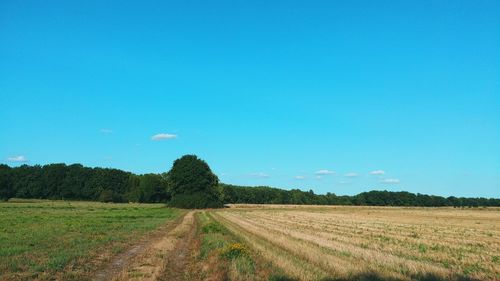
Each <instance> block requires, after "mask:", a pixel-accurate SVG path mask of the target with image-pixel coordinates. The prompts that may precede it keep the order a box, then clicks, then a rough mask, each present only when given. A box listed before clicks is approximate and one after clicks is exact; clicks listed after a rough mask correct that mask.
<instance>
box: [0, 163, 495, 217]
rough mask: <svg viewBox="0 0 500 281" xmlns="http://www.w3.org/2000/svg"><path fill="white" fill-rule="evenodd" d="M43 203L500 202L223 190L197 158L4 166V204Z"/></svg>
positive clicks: (0, 178)
mask: <svg viewBox="0 0 500 281" xmlns="http://www.w3.org/2000/svg"><path fill="white" fill-rule="evenodd" d="M12 197H16V198H39V199H65V200H90V201H102V202H151V203H158V202H164V203H169V205H171V206H175V207H181V208H217V207H222V206H223V204H224V203H252V204H316V205H370V206H428V207H432V206H436V207H437V206H456V207H465V206H470V207H475V206H500V199H494V198H490V199H488V198H457V197H447V198H445V197H441V196H431V195H424V194H413V193H409V192H390V191H370V192H363V193H360V194H358V195H354V196H337V195H335V194H333V193H327V194H324V195H319V194H315V193H314V192H313V191H312V190H310V191H308V192H306V191H301V190H298V189H292V190H283V189H278V188H272V187H267V186H259V187H243V186H235V185H227V184H219V180H218V178H217V176H216V175H215V174H213V173H212V171H211V170H210V167H209V166H208V164H207V163H206V162H205V161H203V160H201V159H199V158H197V157H196V156H194V155H186V156H183V157H181V158H180V159H177V160H176V161H175V162H174V165H173V167H172V169H171V170H170V171H169V172H168V173H163V174H145V175H135V174H132V173H129V172H124V171H121V170H117V169H105V168H88V167H84V166H82V165H80V164H74V165H65V164H50V165H44V166H39V165H36V166H28V165H23V166H20V167H15V168H11V167H9V166H7V165H0V199H3V200H6V199H9V198H12Z"/></svg>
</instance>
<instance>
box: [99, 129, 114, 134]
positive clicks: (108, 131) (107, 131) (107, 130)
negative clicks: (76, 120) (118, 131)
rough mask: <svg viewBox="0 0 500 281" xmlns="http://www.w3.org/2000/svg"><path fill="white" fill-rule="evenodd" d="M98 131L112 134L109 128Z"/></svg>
mask: <svg viewBox="0 0 500 281" xmlns="http://www.w3.org/2000/svg"><path fill="white" fill-rule="evenodd" d="M99 132H101V133H103V134H112V133H113V130H111V129H100V130H99Z"/></svg>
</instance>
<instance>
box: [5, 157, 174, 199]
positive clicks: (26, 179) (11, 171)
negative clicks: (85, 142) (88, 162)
mask: <svg viewBox="0 0 500 281" xmlns="http://www.w3.org/2000/svg"><path fill="white" fill-rule="evenodd" d="M12 197H16V198H39V199H65V200H90V201H103V202H167V201H168V200H169V199H170V195H169V192H168V186H167V181H166V179H165V178H164V175H157V174H145V175H134V174H132V173H129V172H124V171H121V170H117V169H104V168H88V167H84V166H82V165H80V164H74V165H65V164H50V165H44V166H40V165H35V166H28V165H22V166H20V167H16V168H11V167H9V166H7V165H0V199H4V200H5V199H8V198H12Z"/></svg>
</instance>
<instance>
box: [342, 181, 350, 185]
mask: <svg viewBox="0 0 500 281" xmlns="http://www.w3.org/2000/svg"><path fill="white" fill-rule="evenodd" d="M339 183H340V184H349V183H351V182H350V181H339Z"/></svg>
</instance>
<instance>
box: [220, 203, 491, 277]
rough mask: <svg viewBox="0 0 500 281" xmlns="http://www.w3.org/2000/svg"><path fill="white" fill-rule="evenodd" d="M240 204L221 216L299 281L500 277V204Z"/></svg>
mask: <svg viewBox="0 0 500 281" xmlns="http://www.w3.org/2000/svg"><path fill="white" fill-rule="evenodd" d="M233 207H235V208H234V209H229V210H222V211H217V212H214V213H213V217H214V218H215V219H216V220H217V221H219V222H220V223H221V224H222V225H224V226H225V227H226V228H227V229H229V230H230V231H231V232H232V233H234V234H235V235H236V236H237V237H239V238H240V239H241V240H242V241H243V242H244V244H245V245H249V246H251V248H253V249H254V250H255V251H257V252H258V253H259V255H261V256H262V257H264V258H265V259H267V260H270V261H272V262H273V264H274V265H275V266H277V267H278V268H280V269H281V270H282V271H283V272H286V273H287V274H288V276H289V277H290V278H292V279H293V278H295V279H297V280H499V279H500V260H499V256H500V239H499V237H500V209H498V208H497V209H495V208H489V209H453V208H396V207H341V206H332V207H319V206H309V207H307V206H269V205H268V206H266V205H262V206H258V205H254V206H251V205H243V206H239V205H236V206H233ZM295 279H293V280H295Z"/></svg>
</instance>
